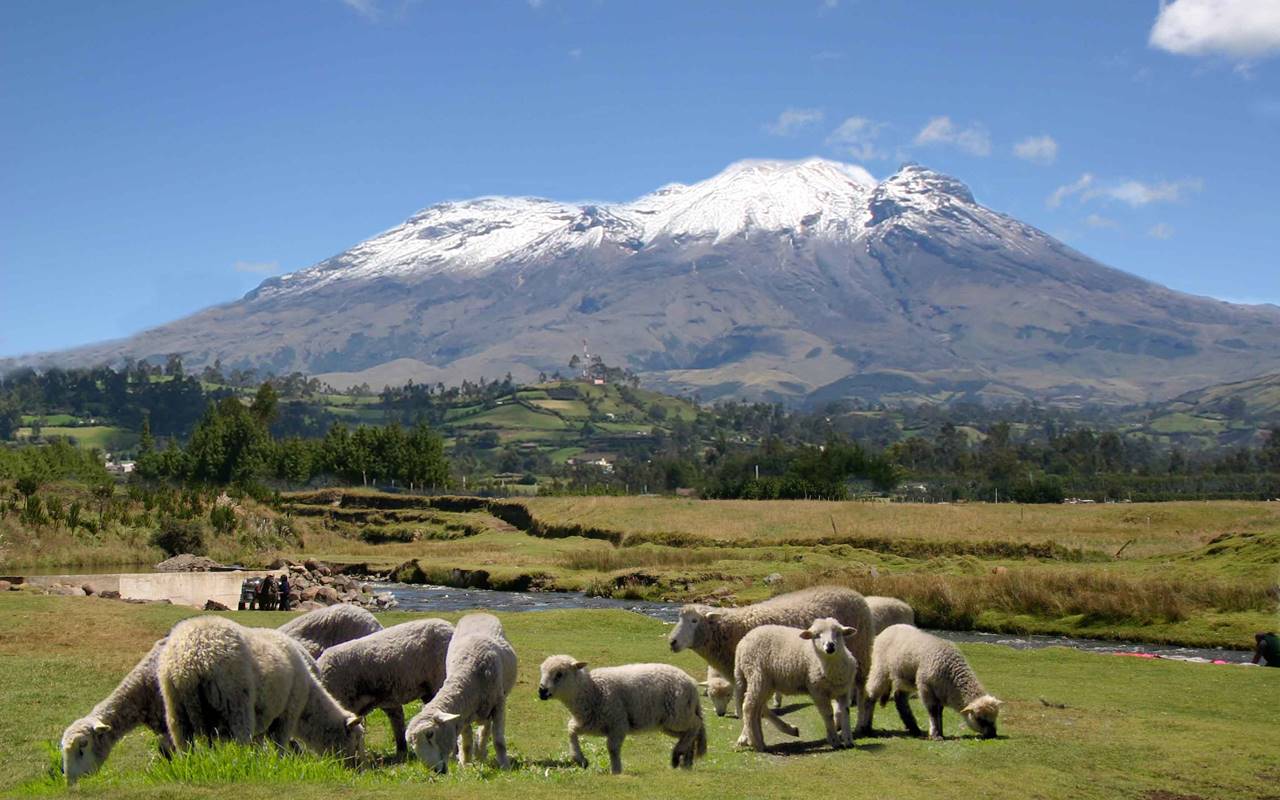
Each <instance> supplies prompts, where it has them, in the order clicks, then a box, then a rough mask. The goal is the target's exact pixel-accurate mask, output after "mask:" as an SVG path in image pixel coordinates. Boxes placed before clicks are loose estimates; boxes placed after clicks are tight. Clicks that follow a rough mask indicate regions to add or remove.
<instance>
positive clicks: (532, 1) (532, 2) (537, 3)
mask: <svg viewBox="0 0 1280 800" xmlns="http://www.w3.org/2000/svg"><path fill="white" fill-rule="evenodd" d="M545 4H546V3H545V2H544V0H529V8H542V7H543V6H544V5H545Z"/></svg>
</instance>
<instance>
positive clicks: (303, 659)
mask: <svg viewBox="0 0 1280 800" xmlns="http://www.w3.org/2000/svg"><path fill="white" fill-rule="evenodd" d="M157 674H158V676H159V681H160V691H161V694H162V695H163V696H164V708H165V720H166V723H167V725H168V728H169V733H170V735H172V736H173V743H174V746H175V747H176V748H177V749H178V750H185V749H187V748H188V747H189V746H190V745H191V743H192V741H193V740H194V739H196V738H203V739H205V740H207V741H212V740H214V739H231V740H234V741H236V742H240V743H242V744H246V743H248V742H249V741H251V740H252V739H253V738H254V737H256V736H266V737H267V738H269V739H271V741H273V742H274V743H275V744H276V746H277V747H278V748H280V749H281V750H284V749H286V748H288V747H289V745H290V742H291V741H292V740H293V739H295V738H297V739H298V740H300V741H301V742H302V743H304V744H306V745H307V746H308V747H310V748H311V749H313V750H316V751H318V752H332V753H336V754H338V755H341V756H344V757H346V758H350V759H354V758H356V757H358V756H359V754H360V752H361V748H362V746H363V742H364V726H363V725H361V724H360V718H359V717H358V716H356V715H355V714H352V713H351V712H350V711H348V710H346V709H345V708H343V707H342V706H341V705H339V704H338V701H336V700H334V699H333V696H332V695H330V694H329V692H327V691H326V690H325V688H324V686H323V685H322V684H321V683H320V679H319V675H318V670H317V669H316V664H315V661H313V660H312V659H311V657H310V656H309V655H307V652H306V650H304V649H303V648H302V645H300V644H299V643H298V642H297V641H295V640H294V639H292V638H290V637H288V636H286V635H284V634H282V633H280V632H279V631H278V630H275V629H272V628H246V627H243V626H241V625H238V624H236V623H235V622H232V621H231V620H229V619H224V618H222V617H212V616H207V617H194V618H192V619H188V620H184V621H182V622H179V623H178V624H177V625H175V626H174V627H173V630H171V631H170V632H169V639H168V641H167V642H166V643H165V645H164V648H163V649H162V650H161V651H160V663H159V667H158V669H157Z"/></svg>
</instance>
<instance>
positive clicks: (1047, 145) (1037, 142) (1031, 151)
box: [1013, 133, 1058, 164]
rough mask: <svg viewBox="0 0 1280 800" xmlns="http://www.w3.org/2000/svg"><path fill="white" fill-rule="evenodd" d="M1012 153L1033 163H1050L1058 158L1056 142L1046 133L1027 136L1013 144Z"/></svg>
mask: <svg viewBox="0 0 1280 800" xmlns="http://www.w3.org/2000/svg"><path fill="white" fill-rule="evenodd" d="M1013 154H1014V155H1015V156H1017V157H1018V158H1020V159H1022V160H1023V161H1030V162H1031V163H1033V164H1052V163H1053V162H1054V161H1056V160H1057V158H1058V142H1057V141H1056V140H1055V139H1054V138H1053V137H1052V136H1050V135H1049V134H1047V133H1046V134H1044V135H1043V136H1028V137H1027V138H1025V139H1023V140H1022V141H1020V142H1018V143H1017V144H1015V145H1014V146H1013Z"/></svg>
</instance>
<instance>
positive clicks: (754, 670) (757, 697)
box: [733, 617, 858, 752]
mask: <svg viewBox="0 0 1280 800" xmlns="http://www.w3.org/2000/svg"><path fill="white" fill-rule="evenodd" d="M856 634H857V631H856V630H855V629H853V628H851V627H848V626H846V625H842V624H841V623H840V621H839V620H837V619H834V618H832V617H827V618H825V619H818V620H814V621H813V624H812V625H810V626H809V627H808V628H805V629H803V630H800V629H797V628H789V627H786V626H783V625H761V626H760V627H758V628H754V629H752V630H751V631H750V632H748V633H747V635H746V636H743V637H742V642H741V643H739V644H738V652H737V656H736V659H735V661H736V664H735V666H734V676H733V677H734V683H735V684H736V687H737V691H738V694H739V696H741V697H743V698H744V700H743V713H742V734H741V735H740V736H739V737H738V746H739V747H742V746H745V745H747V744H750V745H751V747H753V748H754V749H756V750H759V751H761V752H763V751H764V734H763V732H762V731H761V730H760V717H761V715H762V714H763V715H765V716H767V717H768V718H769V721H770V722H771V723H773V725H774V726H775V727H776V728H777V729H778V730H780V731H783V732H784V733H786V734H787V735H789V736H799V735H800V731H799V730H798V729H797V728H796V727H795V726H793V725H790V724H788V723H786V722H784V721H783V720H782V719H780V718H779V717H778V715H777V714H776V713H774V712H773V711H772V710H771V709H769V708H767V707H766V705H765V703H766V698H768V697H769V696H770V695H772V694H773V693H774V692H781V693H782V694H807V695H809V696H810V697H812V698H813V706H814V708H816V709H817V710H818V716H820V717H821V718H822V724H823V725H824V726H825V727H826V729H827V743H828V744H830V745H831V747H832V748H834V749H838V748H840V747H852V746H853V731H852V730H850V728H849V696H850V695H851V694H852V693H853V684H854V680H855V679H856V677H857V674H858V664H857V662H856V661H855V660H854V658H853V656H851V655H850V654H849V650H848V648H847V647H845V641H846V640H847V639H850V638H852V637H853V636H854V635H856ZM833 702H834V703H835V707H836V717H837V718H836V719H835V720H833V719H832V717H831V705H832V703H833ZM837 724H839V727H840V732H839V733H838V734H837V733H836V725H837Z"/></svg>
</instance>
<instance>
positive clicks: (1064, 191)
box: [1044, 172, 1095, 208]
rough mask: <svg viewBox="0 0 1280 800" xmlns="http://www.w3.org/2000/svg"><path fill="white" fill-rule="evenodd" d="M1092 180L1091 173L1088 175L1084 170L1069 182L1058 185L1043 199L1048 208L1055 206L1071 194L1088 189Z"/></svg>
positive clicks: (1091, 184)
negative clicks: (1083, 172)
mask: <svg viewBox="0 0 1280 800" xmlns="http://www.w3.org/2000/svg"><path fill="white" fill-rule="evenodd" d="M1094 180H1095V178H1094V177H1093V176H1092V175H1090V174H1089V173H1088V172H1086V173H1085V174H1083V175H1081V176H1080V177H1079V178H1077V179H1076V180H1074V181H1072V182H1071V183H1068V184H1066V185H1065V186H1059V187H1058V188H1057V189H1054V190H1053V194H1051V195H1049V198H1048V199H1047V200H1045V201H1044V202H1045V205H1047V206H1049V208H1057V207H1058V206H1060V205H1062V201H1063V200H1066V199H1067V198H1068V197H1070V196H1072V195H1073V194H1079V193H1080V192H1083V191H1085V190H1086V189H1088V188H1089V187H1090V186H1093V182H1094Z"/></svg>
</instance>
